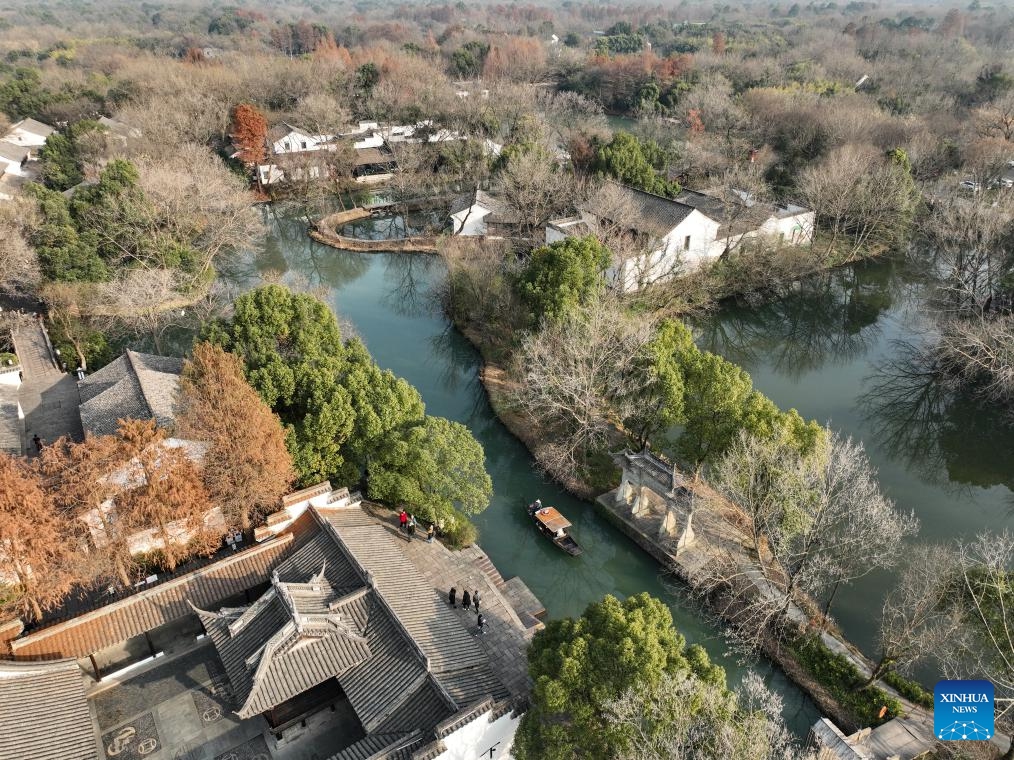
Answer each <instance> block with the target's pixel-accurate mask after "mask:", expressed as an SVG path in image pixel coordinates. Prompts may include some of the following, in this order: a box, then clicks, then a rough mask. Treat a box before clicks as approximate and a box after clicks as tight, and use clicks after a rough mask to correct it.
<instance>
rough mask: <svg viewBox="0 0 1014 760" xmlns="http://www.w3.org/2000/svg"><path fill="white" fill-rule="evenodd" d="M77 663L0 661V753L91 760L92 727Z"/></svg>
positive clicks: (34, 759) (20, 758) (26, 758)
mask: <svg viewBox="0 0 1014 760" xmlns="http://www.w3.org/2000/svg"><path fill="white" fill-rule="evenodd" d="M83 675H84V674H83V673H82V671H81V668H80V667H79V666H78V664H77V663H76V662H75V661H74V660H62V661H60V662H46V663H37V662H4V661H0V757H2V758H11V760H13V759H14V758H17V760H53V758H60V760H95V759H96V758H97V756H98V753H97V752H96V746H95V733H96V732H95V727H94V725H93V721H92V717H91V714H90V713H89V710H88V702H87V700H86V699H85V689H84V680H83Z"/></svg>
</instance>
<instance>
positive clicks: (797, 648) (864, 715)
mask: <svg viewBox="0 0 1014 760" xmlns="http://www.w3.org/2000/svg"><path fill="white" fill-rule="evenodd" d="M789 649H790V650H791V651H792V653H793V654H794V655H795V656H796V661H797V662H799V664H800V665H801V666H802V667H803V668H804V669H805V670H806V671H807V672H808V673H809V674H810V675H811V676H813V677H814V678H815V679H817V681H818V682H819V683H820V684H821V686H823V687H824V688H826V689H827V690H828V692H830V694H831V696H832V697H834V699H835V700H836V701H837V702H838V704H840V705H841V706H842V707H843V708H845V709H846V710H848V712H850V713H851V714H852V715H853V717H854V718H855V720H856V722H857V723H859V724H860V725H862V726H876V725H879V724H881V723H884V722H886V721H889V720H891V719H892V718H895V717H897V716H899V715H901V713H902V708H901V703H900V702H899V701H898V700H897V699H895V698H894V697H891V696H889V695H888V694H887V693H886V692H885V691H884V690H883V689H878V688H876V687H875V686H869V687H866V688H863V683H864V682H865V681H866V679H865V678H864V677H863V675H862V674H861V673H860V672H859V670H858V669H857V668H856V666H855V665H853V664H852V662H851V661H850V660H848V659H847V658H846V657H844V656H843V655H840V654H837V653H835V652H832V651H831V650H830V649H828V648H827V647H826V646H825V645H824V643H823V642H822V641H820V639H819V638H816V637H805V638H800V639H797V640H796V641H794V642H791V643H790V644H789ZM883 707H887V713H886V714H885V715H884V717H883V718H881V717H879V715H880V710H881V708H883Z"/></svg>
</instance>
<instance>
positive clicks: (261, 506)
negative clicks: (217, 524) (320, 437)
mask: <svg viewBox="0 0 1014 760" xmlns="http://www.w3.org/2000/svg"><path fill="white" fill-rule="evenodd" d="M176 425H177V434H178V435H180V436H181V437H184V438H188V439H190V440H195V441H202V442H205V443H207V444H209V448H208V450H207V452H206V453H205V455H204V469H203V478H204V485H205V487H206V488H207V489H208V493H209V494H210V496H211V499H212V501H213V503H215V504H217V505H218V506H219V507H221V509H222V513H223V514H224V515H225V519H226V521H227V522H228V523H229V524H230V525H234V526H236V525H238V526H240V527H241V528H243V529H246V528H249V527H250V525H251V524H252V522H253V521H254V520H255V519H257V518H259V517H261V516H263V515H265V514H267V513H268V512H271V511H274V508H275V507H276V506H277V504H278V501H279V500H280V499H281V497H282V496H283V495H285V493H286V492H287V491H288V489H289V486H290V485H291V484H292V481H293V480H294V479H295V474H294V473H293V471H292V457H291V456H290V455H289V451H288V449H287V448H286V447H285V431H284V429H283V428H282V423H281V421H280V420H279V419H278V417H277V416H276V415H275V414H274V412H272V411H271V409H270V408H269V407H268V405H267V404H265V403H264V402H263V401H262V400H261V397H260V395H259V394H258V393H257V391H255V390H254V389H253V388H251V387H250V384H249V383H247V381H246V377H245V376H244V372H243V361H242V359H240V357H238V356H236V355H235V354H230V353H228V352H226V351H223V350H222V349H221V348H220V347H218V346H215V345H212V344H210V343H198V344H197V345H196V346H195V347H194V352H193V355H192V356H191V358H190V360H189V361H187V362H186V364H185V365H184V368H183V377H182V379H181V381H180V412H179V414H178V415H177V420H176Z"/></svg>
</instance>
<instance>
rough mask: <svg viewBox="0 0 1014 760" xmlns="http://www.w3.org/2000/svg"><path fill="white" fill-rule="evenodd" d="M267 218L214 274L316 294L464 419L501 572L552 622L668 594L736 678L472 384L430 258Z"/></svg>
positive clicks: (808, 706)
mask: <svg viewBox="0 0 1014 760" xmlns="http://www.w3.org/2000/svg"><path fill="white" fill-rule="evenodd" d="M265 218H266V221H267V222H268V226H269V234H268V236H267V238H266V239H265V241H264V243H263V245H262V246H261V248H260V249H259V250H258V251H257V252H255V253H254V254H253V255H252V256H250V257H244V258H242V259H240V260H238V261H235V262H232V263H231V264H230V265H227V266H223V267H222V272H221V274H222V281H223V282H224V283H227V284H229V285H230V286H231V287H233V288H234V289H235V290H237V291H239V290H242V289H245V288H248V287H252V286H254V285H256V284H257V283H258V282H260V281H261V278H262V277H267V278H268V279H272V280H276V279H277V278H279V277H280V278H281V279H282V281H285V282H289V283H293V284H296V285H298V286H300V287H306V288H317V289H322V290H323V291H324V292H326V296H325V297H326V298H327V299H328V300H329V302H330V303H331V305H332V306H333V307H334V310H335V312H336V313H337V314H338V315H339V317H340V319H342V320H343V321H344V322H346V323H347V326H348V327H349V328H350V329H353V330H355V331H356V332H357V333H358V334H359V336H360V337H361V338H362V339H363V340H364V341H365V343H366V345H367V346H368V347H369V350H370V352H371V353H372V355H373V357H374V358H375V359H376V361H377V362H378V363H379V364H380V365H381V366H382V367H384V368H387V369H390V370H392V371H393V372H394V373H396V374H397V375H400V376H401V377H404V378H405V379H406V380H408V381H409V382H410V383H412V384H413V385H414V386H415V387H416V388H418V389H419V392H420V393H421V394H422V397H423V400H424V401H425V402H426V410H427V412H428V413H430V414H435V415H441V416H444V417H447V418H449V419H452V420H456V421H458V422H461V423H463V424H465V425H467V426H468V428H469V429H470V430H471V431H472V433H473V434H474V435H475V437H476V438H477V439H478V440H479V441H480V442H481V443H482V445H483V447H484V449H485V451H486V467H487V469H488V470H489V473H490V476H491V477H492V479H493V488H494V494H493V500H492V502H491V504H490V506H489V508H488V509H487V510H486V511H485V512H483V513H482V514H481V515H479V516H478V517H477V518H476V520H475V521H476V523H477V524H478V527H479V532H480V538H479V540H480V543H481V544H482V547H483V549H484V550H485V551H486V552H487V553H488V554H489V556H490V558H491V559H492V560H493V562H494V563H495V564H496V566H497V568H498V569H499V570H500V571H501V572H502V573H503V575H504V577H507V578H509V577H511V576H514V575H519V576H521V578H522V579H524V581H525V583H526V584H527V585H528V586H529V587H530V588H531V589H532V591H533V592H535V594H536V595H537V596H538V597H539V599H540V600H541V601H542V602H543V604H544V605H545V607H546V610H547V613H548V616H549V617H563V616H570V615H578V614H580V613H581V612H582V611H583V610H584V608H585V607H586V606H587V605H588V603H589V602H592V601H597V600H599V599H601V598H602V597H603V596H604V595H605V594H613V595H615V596H617V597H620V598H624V597H626V596H629V595H632V594H636V593H638V592H641V591H647V592H649V593H651V594H653V595H655V596H657V597H659V598H662V599H664V600H666V602H667V603H668V604H669V606H670V608H671V610H672V613H673V617H674V619H675V622H676V625H677V627H678V628H679V630H680V632H681V633H682V634H683V635H684V636H685V637H686V639H687V640H688V641H689V642H696V643H700V644H702V645H703V646H704V647H705V648H706V649H707V650H708V652H709V653H710V655H711V656H712V658H713V659H714V660H716V661H717V662H719V663H720V664H722V665H723V666H724V667H725V668H726V671H727V673H728V675H729V679H730V682H732V683H736V682H737V681H738V680H739V678H741V677H742V674H743V673H744V672H745V669H744V667H743V666H742V665H741V664H740V663H739V662H737V660H736V659H735V658H732V657H728V656H726V651H727V646H726V644H725V642H724V640H723V639H722V637H721V631H720V630H719V629H718V628H717V627H716V626H714V625H713V624H712V623H711V622H709V621H708V620H707V619H706V616H705V615H704V614H703V613H702V612H701V611H700V610H699V609H697V608H696V607H695V605H694V604H693V603H692V602H690V601H688V600H685V599H682V598H680V596H679V593H678V591H677V592H674V591H673V589H672V588H671V587H670V586H669V585H668V583H667V579H666V578H664V577H663V575H662V573H661V571H660V567H659V565H658V564H657V563H656V562H655V561H654V560H652V559H650V558H649V557H647V556H646V555H645V554H644V553H643V552H642V551H641V550H640V549H639V548H638V547H637V546H636V545H635V544H633V543H632V542H631V541H630V540H629V539H628V538H627V537H626V536H624V535H623V534H622V533H620V532H619V531H617V530H616V529H614V528H613V527H612V526H610V525H609V524H608V523H607V522H605V521H604V520H603V519H602V518H600V517H599V516H598V514H597V513H596V512H595V510H594V508H593V507H592V506H591V505H590V504H587V503H585V502H582V501H579V500H577V499H574V498H572V497H570V496H568V495H567V494H565V493H564V492H563V491H561V489H559V488H558V487H557V486H555V485H554V484H552V483H551V482H550V481H548V480H546V479H545V478H544V477H542V476H541V475H539V474H538V473H537V471H536V470H535V468H534V466H533V462H532V459H531V457H530V455H529V453H528V451H527V449H525V447H524V446H523V445H522V444H521V443H520V442H519V441H518V440H517V439H516V438H515V437H514V436H513V435H511V434H510V432H509V431H508V430H507V429H506V428H505V427H504V426H503V425H502V424H501V423H500V422H499V421H498V420H497V418H496V416H495V414H494V413H493V410H492V409H491V408H490V406H489V403H488V401H487V399H486V395H485V391H484V390H483V388H482V385H481V383H480V381H479V377H478V371H479V367H480V357H479V355H478V354H477V352H476V351H475V350H474V349H473V348H472V346H471V345H470V344H469V343H468V342H467V341H466V340H465V339H464V338H463V337H462V336H461V335H460V334H459V333H458V332H457V331H455V330H454V329H453V328H452V327H451V326H450V324H449V323H448V321H447V319H446V318H445V317H444V316H443V314H442V313H441V311H440V308H439V306H438V304H437V303H436V299H435V297H434V287H435V286H436V285H438V284H439V283H440V281H441V280H442V278H443V274H444V270H443V265H442V262H441V261H440V260H439V259H437V258H436V257H431V256H425V255H419V254H363V253H355V252H349V251H338V250H335V249H332V248H329V247H326V246H322V245H319V244H316V243H314V242H313V241H311V240H310V239H309V238H308V237H307V235H306V226H305V221H304V220H301V219H298V218H296V217H294V216H293V217H287V216H285V215H281V214H278V213H276V210H275V209H273V208H266V209H265ZM537 497H541V498H542V500H543V502H544V503H546V504H553V505H555V506H557V507H558V508H559V509H560V510H561V511H562V512H563V513H564V514H565V515H566V516H567V517H568V518H569V519H570V520H571V521H572V522H573V523H574V528H573V531H574V535H575V536H576V538H577V539H578V541H580V543H581V544H582V546H583V547H584V550H585V551H584V554H583V556H581V557H577V558H572V557H568V556H566V555H565V554H564V553H563V552H562V551H560V550H559V549H557V548H555V547H554V546H553V545H552V544H551V543H550V542H549V541H548V540H546V539H545V538H543V537H542V536H541V535H539V534H538V533H537V532H536V531H535V529H534V528H533V526H532V525H531V524H530V522H529V521H528V519H527V517H526V516H525V514H524V511H523V509H522V505H523V504H524V503H527V502H530V501H532V500H534V499H535V498H537ZM447 585H448V587H450V586H452V585H455V579H454V578H448V579H447ZM752 667H753V668H754V669H755V670H758V671H759V672H761V673H762V674H763V675H764V676H765V678H766V679H767V680H768V683H769V684H770V686H771V687H772V688H773V689H775V690H776V691H777V692H778V693H780V694H781V695H782V697H783V700H784V703H785V716H786V719H787V721H788V723H789V725H790V727H791V728H792V729H793V730H794V731H795V732H796V733H797V734H799V735H800V736H802V735H805V733H806V730H807V728H808V726H809V725H810V724H812V723H813V722H814V721H815V720H816V718H817V717H818V713H817V711H816V708H815V707H814V706H813V704H812V703H811V702H810V700H809V699H808V698H807V697H806V696H805V695H804V694H802V693H801V692H800V691H799V690H798V689H796V688H795V687H794V686H793V685H792V684H791V683H790V682H788V681H787V679H785V677H784V676H783V675H782V674H781V672H779V671H778V670H777V669H774V668H773V667H772V666H771V665H770V664H769V663H766V662H761V663H755V664H754V665H753V666H752Z"/></svg>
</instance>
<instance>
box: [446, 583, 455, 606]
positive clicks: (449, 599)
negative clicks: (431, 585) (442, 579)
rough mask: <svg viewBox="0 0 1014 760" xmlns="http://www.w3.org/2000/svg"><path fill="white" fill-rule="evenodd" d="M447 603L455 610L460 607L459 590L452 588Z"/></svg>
mask: <svg viewBox="0 0 1014 760" xmlns="http://www.w3.org/2000/svg"><path fill="white" fill-rule="evenodd" d="M447 603H448V604H450V605H451V606H452V607H455V608H457V606H458V590H457V589H456V588H454V586H451V593H449V594H448V595H447Z"/></svg>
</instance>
